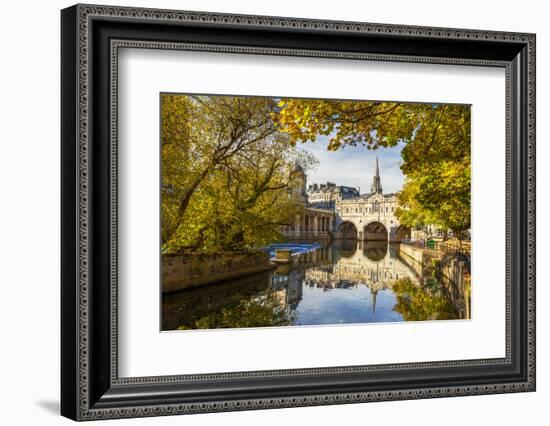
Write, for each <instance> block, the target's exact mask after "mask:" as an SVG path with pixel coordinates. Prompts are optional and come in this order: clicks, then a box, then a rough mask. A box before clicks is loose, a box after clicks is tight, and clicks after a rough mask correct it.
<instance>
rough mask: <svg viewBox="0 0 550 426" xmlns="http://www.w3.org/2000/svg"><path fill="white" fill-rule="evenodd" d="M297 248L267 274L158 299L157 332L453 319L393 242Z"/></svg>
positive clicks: (442, 296)
mask: <svg viewBox="0 0 550 426" xmlns="http://www.w3.org/2000/svg"><path fill="white" fill-rule="evenodd" d="M304 244H305V243H304ZM293 245H295V246H296V245H298V246H299V244H293ZM304 248H305V250H304V251H306V253H305V254H302V255H300V256H294V257H293V262H292V263H290V264H286V265H280V266H279V267H278V268H277V269H276V270H274V271H273V272H267V273H263V274H257V275H254V276H249V277H245V278H242V279H238V280H234V281H230V282H226V283H223V284H213V285H209V286H206V287H201V288H196V289H190V290H185V291H182V292H179V293H175V294H171V295H167V296H164V297H163V300H162V329H163V330H178V329H179V330H186V329H203V328H240V327H265V326H299V325H321V324H353V323H374V322H395V321H409V320H415V321H422V320H433V319H454V318H457V311H456V309H455V308H454V306H453V303H452V302H451V300H450V298H449V296H448V295H447V294H446V292H445V290H444V288H443V286H441V285H440V284H439V282H438V281H437V280H435V279H434V278H433V277H432V276H433V275H431V274H432V273H431V272H430V271H428V270H426V271H425V270H422V269H421V268H420V270H419V268H417V270H416V271H413V269H411V268H410V267H409V266H408V265H407V264H406V263H405V262H404V261H403V259H402V257H401V256H400V254H399V245H390V244H387V243H386V242H370V243H361V242H359V243H357V242H348V243H340V244H332V245H330V246H326V247H311V244H308V245H307V246H306V245H304Z"/></svg>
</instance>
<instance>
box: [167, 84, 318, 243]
mask: <svg viewBox="0 0 550 426" xmlns="http://www.w3.org/2000/svg"><path fill="white" fill-rule="evenodd" d="M161 103H162V110H161V114H162V135H161V137H162V242H163V250H164V251H165V252H181V251H202V252H214V251H220V250H221V251H224V250H242V249H247V248H250V247H257V246H259V245H262V244H265V243H266V242H269V241H272V240H273V239H277V238H280V234H279V229H280V226H281V225H289V224H290V223H291V220H293V219H294V218H295V216H296V215H297V214H299V213H300V209H302V208H303V205H302V204H301V203H299V200H297V199H296V198H295V197H292V196H289V194H290V193H291V192H290V191H289V185H291V172H292V168H293V167H294V165H295V163H296V162H302V163H303V166H304V167H308V163H311V161H312V160H311V158H307V157H305V156H304V155H300V154H299V153H298V152H297V151H296V149H294V147H293V146H292V144H291V143H290V141H289V136H288V135H287V134H286V133H281V132H280V131H278V129H277V124H276V123H275V122H274V121H273V119H272V116H271V112H272V111H273V110H274V109H275V107H276V103H275V102H274V100H272V99H270V98H258V97H234V96H215V97H209V96H182V95H164V96H163V97H162V99H161Z"/></svg>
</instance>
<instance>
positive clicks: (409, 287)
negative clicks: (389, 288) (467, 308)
mask: <svg viewBox="0 0 550 426" xmlns="http://www.w3.org/2000/svg"><path fill="white" fill-rule="evenodd" d="M439 288H440V286H438V285H435V283H431V285H425V286H423V285H419V284H415V283H413V282H412V281H411V280H410V279H409V278H404V279H400V280H397V281H396V282H395V284H394V286H393V291H394V293H395V296H396V299H397V300H396V304H395V306H394V308H393V310H394V311H395V312H398V313H400V314H401V315H403V319H404V320H405V321H425V320H438V319H456V318H457V317H458V316H457V312H456V309H455V308H454V306H453V304H452V303H451V302H450V300H449V299H448V298H446V297H445V296H444V295H443V293H442V292H441V290H440V289H439Z"/></svg>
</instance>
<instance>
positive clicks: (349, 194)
mask: <svg viewBox="0 0 550 426" xmlns="http://www.w3.org/2000/svg"><path fill="white" fill-rule="evenodd" d="M294 174H295V175H296V176H297V177H298V179H297V180H296V184H295V185H296V187H295V189H294V190H293V191H294V192H295V193H296V194H298V195H299V196H300V197H302V200H303V201H304V205H305V211H304V214H303V215H301V216H300V217H297V218H296V222H295V224H294V225H292V226H288V227H285V228H284V229H283V235H284V236H285V237H287V238H289V239H325V238H328V239H357V240H360V241H400V240H401V239H404V238H410V230H409V229H408V228H404V227H402V226H400V223H399V219H398V218H397V217H396V216H395V210H396V208H397V196H396V194H384V193H383V191H382V181H381V177H380V167H379V163H378V158H377V159H376V169H375V173H374V176H373V178H372V185H371V192H369V193H366V194H360V192H359V190H358V189H357V188H354V187H349V186H342V185H336V184H335V183H332V182H327V183H326V184H320V185H318V184H316V183H314V184H310V185H309V187H307V189H306V180H307V177H306V174H305V173H304V171H303V169H302V168H301V167H299V166H297V169H296V170H295V172H294Z"/></svg>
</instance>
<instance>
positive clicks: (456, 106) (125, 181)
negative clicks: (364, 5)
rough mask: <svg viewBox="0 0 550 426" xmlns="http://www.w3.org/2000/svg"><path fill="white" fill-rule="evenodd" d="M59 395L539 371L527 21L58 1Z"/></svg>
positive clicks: (409, 391) (302, 400)
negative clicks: (485, 22) (367, 18)
mask: <svg viewBox="0 0 550 426" xmlns="http://www.w3.org/2000/svg"><path fill="white" fill-rule="evenodd" d="M61 27H62V40H61V48H62V76H61V78H62V93H61V96H62V123H61V127H62V291H61V298H62V300H61V301H62V303H61V305H62V312H61V315H62V330H61V331H62V360H61V362H62V377H61V383H62V395H61V402H62V404H61V411H62V414H63V415H64V416H66V417H69V418H72V419H74V420H92V419H104V418H121V417H141V416H156V415H169V414H187V413H205V412H213V411H229V410H243V409H262V408H275V407H292V406H307V405H320V404H342V403H353V402H368V401H382V400H399V399H415V398H434V397H444V396H460V395H476V394H489V393H504V392H520V391H534V390H535V275H534V271H535V269H534V267H535V191H534V188H535V36H534V35H533V34H520V33H504V32H494V31H479V30H462V29H448V28H424V27H412V26H401V25H386V24H384V25H382V24H369V23H358V22H335V21H319V20H305V19H293V18H280V17H263V16H242V15H226V14H215V13H203V12H184V11H168V10H154V9H138V8H128V7H106V6H95V5H76V6H73V7H70V8H67V9H64V10H63V11H62V13H61Z"/></svg>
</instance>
